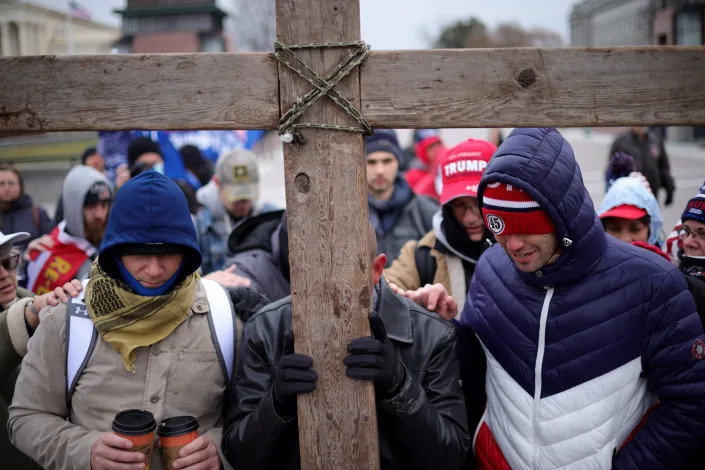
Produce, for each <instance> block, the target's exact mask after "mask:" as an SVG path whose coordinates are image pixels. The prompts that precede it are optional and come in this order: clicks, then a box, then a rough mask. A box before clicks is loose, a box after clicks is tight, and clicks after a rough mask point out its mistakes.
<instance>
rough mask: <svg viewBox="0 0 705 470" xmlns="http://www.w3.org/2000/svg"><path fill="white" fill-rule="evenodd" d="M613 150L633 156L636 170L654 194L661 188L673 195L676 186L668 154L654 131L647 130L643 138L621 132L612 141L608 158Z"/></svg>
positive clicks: (612, 153) (613, 152)
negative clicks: (644, 178)
mask: <svg viewBox="0 0 705 470" xmlns="http://www.w3.org/2000/svg"><path fill="white" fill-rule="evenodd" d="M615 152H624V153H627V154H629V155H631V156H632V157H634V163H636V169H637V171H639V172H641V173H642V174H643V175H644V177H646V180H647V181H648V182H649V186H651V190H652V191H653V193H654V194H655V195H657V196H658V191H659V189H661V188H663V189H665V190H666V194H667V195H673V192H674V191H675V189H676V186H675V183H674V182H673V176H671V167H670V165H669V162H668V155H666V149H665V148H664V146H663V140H661V138H660V137H659V136H658V135H657V134H656V133H654V132H651V131H649V132H648V133H647V134H646V136H645V138H643V139H642V138H641V137H639V136H637V135H636V134H634V133H633V132H631V131H629V132H627V133H625V134H622V135H620V136H619V137H617V140H615V141H614V142H613V143H612V148H611V149H610V154H609V155H608V160H609V157H611V156H612V155H614V154H615Z"/></svg>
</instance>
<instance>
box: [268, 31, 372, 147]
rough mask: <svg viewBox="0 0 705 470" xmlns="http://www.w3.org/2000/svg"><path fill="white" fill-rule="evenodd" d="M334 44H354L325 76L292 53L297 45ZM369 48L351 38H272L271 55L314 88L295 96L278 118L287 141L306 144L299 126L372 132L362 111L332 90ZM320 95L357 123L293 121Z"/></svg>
mask: <svg viewBox="0 0 705 470" xmlns="http://www.w3.org/2000/svg"><path fill="white" fill-rule="evenodd" d="M333 47H354V48H355V49H354V50H353V51H352V52H351V53H350V54H349V55H348V56H347V57H346V58H345V59H343V61H342V62H341V63H340V64H338V65H337V66H336V68H335V69H334V70H333V71H332V72H331V73H329V74H328V75H327V76H326V77H325V78H322V77H321V76H319V75H318V74H317V73H316V72H314V71H313V70H311V68H310V67H309V66H308V65H306V64H305V63H304V62H303V61H302V60H301V59H299V57H297V56H296V54H295V53H294V51H295V50H299V49H315V48H333ZM369 52H370V46H369V44H366V43H365V42H364V41H352V42H333V43H324V44H291V45H284V44H282V43H281V42H279V41H275V42H274V57H275V58H276V59H277V61H279V62H280V63H281V64H283V65H285V66H286V67H287V68H289V69H290V70H292V71H294V72H295V73H297V74H298V75H299V76H301V77H302V78H303V79H304V80H306V81H307V82H309V83H310V84H311V85H312V86H313V87H314V88H313V89H312V90H311V91H309V92H308V93H306V94H305V95H301V96H297V97H296V100H294V104H293V106H292V107H291V109H289V110H288V111H287V112H286V113H284V114H283V115H282V117H281V118H280V119H279V128H278V132H279V136H280V137H281V139H282V141H284V142H286V143H290V142H296V143H299V144H302V145H303V144H306V142H308V139H306V137H304V136H303V134H301V132H300V130H301V129H305V128H308V129H327V130H334V131H344V132H361V133H363V134H365V135H372V133H373V130H372V127H371V126H370V124H369V123H368V122H367V119H365V118H364V117H363V116H362V113H361V112H360V111H359V110H358V109H357V108H355V107H354V106H353V105H352V103H350V101H348V100H347V99H346V98H345V97H344V96H343V95H341V94H340V93H339V92H337V91H336V90H335V86H336V85H337V84H338V83H340V81H341V80H342V79H344V78H345V77H347V76H348V75H349V74H350V72H352V71H353V70H354V69H355V67H357V66H359V65H361V64H362V63H363V62H364V61H365V59H366V58H367V56H368V55H369ZM323 96H328V98H330V99H331V100H333V102H334V103H335V104H336V105H338V107H340V108H341V109H342V110H343V111H345V113H346V114H347V115H348V116H350V117H351V118H352V119H353V120H354V121H356V122H357V124H358V125H357V126H338V125H334V124H313V123H297V122H296V121H297V120H298V119H299V118H300V117H301V116H302V115H303V114H304V113H305V112H306V110H308V109H309V108H310V107H311V106H313V104H314V103H316V102H317V101H318V100H320V99H321V98H322V97H323Z"/></svg>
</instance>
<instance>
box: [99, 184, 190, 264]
mask: <svg viewBox="0 0 705 470" xmlns="http://www.w3.org/2000/svg"><path fill="white" fill-rule="evenodd" d="M126 243H140V244H149V243H169V244H174V245H182V246H184V249H185V252H186V254H185V256H184V264H183V267H182V268H181V272H180V275H181V277H182V278H183V277H186V276H188V275H189V274H191V273H193V272H194V271H196V270H197V269H198V267H199V266H200V265H201V252H200V251H199V249H198V242H197V240H196V229H195V228H194V226H193V221H192V220H191V214H190V213H189V210H188V203H187V202H186V197H185V196H184V193H183V192H182V191H181V189H180V188H179V187H178V186H177V185H176V183H174V182H173V181H171V180H170V179H169V178H167V177H166V176H164V175H160V174H159V173H157V172H156V171H152V170H150V171H145V172H144V173H141V174H139V175H137V176H136V177H134V178H132V179H131V180H129V181H128V182H127V183H125V185H124V186H123V187H122V188H120V190H119V191H118V192H117V195H116V196H115V202H114V203H113V207H112V210H111V211H110V217H109V218H108V226H107V227H106V229H105V236H103V243H102V244H101V245H100V251H99V255H98V261H99V263H100V266H101V268H103V270H104V271H105V272H106V273H108V274H109V275H111V276H113V277H116V278H120V275H119V274H118V271H117V267H116V266H115V261H114V256H113V253H112V251H113V248H115V247H116V246H118V245H123V244H126Z"/></svg>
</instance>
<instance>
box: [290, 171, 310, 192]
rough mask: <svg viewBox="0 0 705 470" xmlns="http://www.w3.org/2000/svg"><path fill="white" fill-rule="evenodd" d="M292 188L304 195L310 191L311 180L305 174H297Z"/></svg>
mask: <svg viewBox="0 0 705 470" xmlns="http://www.w3.org/2000/svg"><path fill="white" fill-rule="evenodd" d="M294 186H296V190H297V191H298V192H300V193H302V194H306V193H308V192H309V191H311V178H309V177H308V175H307V174H306V173H299V174H298V175H296V178H294Z"/></svg>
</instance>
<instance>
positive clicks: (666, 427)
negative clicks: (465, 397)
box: [461, 129, 705, 470]
mask: <svg viewBox="0 0 705 470" xmlns="http://www.w3.org/2000/svg"><path fill="white" fill-rule="evenodd" d="M497 181H501V182H505V183H508V184H511V185H513V187H515V188H519V189H520V190H523V191H525V192H526V193H527V194H528V195H530V196H531V197H532V198H533V199H534V200H535V201H537V202H538V203H539V205H540V206H541V207H542V208H543V209H544V210H545V211H546V212H547V214H548V215H549V216H550V217H551V219H552V220H553V222H554V224H555V226H556V229H557V232H558V239H559V241H560V243H561V250H562V251H561V255H560V257H559V258H558V260H557V261H556V262H555V263H554V264H552V265H550V266H547V267H545V268H543V269H541V270H539V271H536V272H534V273H525V272H522V271H520V270H519V269H518V268H516V267H515V265H514V263H513V262H512V261H511V260H510V258H509V257H508V256H507V254H506V253H505V252H504V250H503V249H502V248H501V246H499V245H495V246H494V247H492V248H490V249H489V250H487V251H486V252H485V254H484V255H483V256H482V258H480V260H479V262H478V264H477V267H476V270H475V276H474V278H473V281H472V283H471V286H470V292H469V294H468V299H467V301H466V304H465V308H464V310H463V313H462V319H461V325H462V327H465V328H470V329H472V330H473V331H474V332H475V334H476V335H477V337H478V338H479V340H480V341H481V343H482V346H483V348H484V350H485V353H486V356H487V375H486V378H487V384H486V391H487V396H488V399H487V408H486V410H485V414H484V416H483V419H482V421H481V423H480V426H478V430H477V433H476V435H475V441H474V444H473V446H474V448H475V452H476V456H477V460H478V464H479V467H480V468H488V469H505V468H515V469H518V468H523V469H537V470H538V469H540V470H549V469H557V468H570V469H609V468H613V469H649V470H656V469H671V468H673V469H675V468H679V467H680V465H682V463H683V462H684V461H685V459H686V457H687V456H688V455H689V454H691V453H693V452H695V450H696V449H697V447H698V445H699V443H700V439H701V437H700V436H703V435H705V360H702V359H703V357H704V356H705V343H703V340H704V338H705V337H704V336H703V330H702V326H701V324H700V320H699V318H698V316H697V314H696V312H695V304H694V302H693V298H692V296H691V295H690V294H689V292H688V290H687V286H686V283H685V282H684V280H683V276H682V275H681V274H680V273H679V272H678V270H677V269H676V268H675V267H674V266H673V265H671V264H670V263H668V262H667V261H666V260H664V259H662V258H661V257H660V256H658V255H656V254H654V253H651V252H649V251H648V250H644V249H642V248H638V247H635V246H631V245H629V244H627V243H624V242H621V241H619V240H617V239H616V238H613V237H609V236H607V235H605V233H604V231H603V229H602V225H601V224H600V221H599V219H598V217H597V214H596V212H595V209H594V207H593V205H592V202H591V200H590V197H589V195H588V193H587V191H586V189H585V186H584V184H583V180H582V175H581V173H580V169H579V167H578V164H577V162H576V161H575V157H574V155H573V150H572V149H571V147H570V145H569V144H568V142H567V141H565V139H563V137H562V136H561V135H560V133H558V131H556V130H555V129H517V130H515V131H514V132H512V134H511V135H510V136H509V137H508V138H507V140H506V141H505V142H504V143H503V144H502V146H500V148H499V149H498V150H497V152H496V153H495V155H494V156H493V158H492V160H491V161H490V163H489V165H488V167H487V169H486V170H485V173H484V175H483V177H482V181H481V183H480V187H479V190H478V193H479V199H480V201H482V194H483V191H484V189H485V187H486V185H487V184H488V183H492V182H497ZM654 405H656V406H654ZM640 424H641V425H642V427H641V428H640V429H639V431H638V432H636V433H635V434H633V431H634V430H635V428H637V426H639V425H640Z"/></svg>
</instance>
